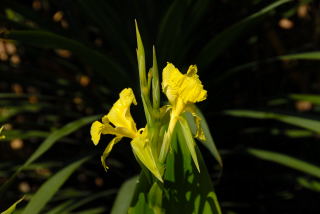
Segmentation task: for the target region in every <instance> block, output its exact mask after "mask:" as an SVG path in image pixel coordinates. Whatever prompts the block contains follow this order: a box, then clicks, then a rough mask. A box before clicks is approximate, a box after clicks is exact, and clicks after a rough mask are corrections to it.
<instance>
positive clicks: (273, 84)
mask: <svg viewBox="0 0 320 214" xmlns="http://www.w3.org/2000/svg"><path fill="white" fill-rule="evenodd" d="M319 9H320V8H319V5H318V3H316V2H312V1H308V0H303V1H299V2H295V1H292V2H290V1H285V0H284V1H283V0H280V1H262V0H251V1H250V0H248V1H217V0H214V1H210V0H198V1H191V0H190V1H182V0H175V1H161V2H160V1H158V2H153V1H138V0H137V1H116V0H114V1H103V0H74V1H71V0H69V1H51V0H46V1H45V0H35V1H22V0H20V1H17V0H2V1H1V6H0V10H1V11H0V23H1V24H0V37H1V38H2V39H4V40H1V41H0V59H1V62H0V122H1V123H2V124H7V125H6V129H5V130H4V132H3V134H5V135H6V140H5V141H1V143H0V160H1V161H0V173H1V174H0V182H1V187H0V191H1V192H0V194H1V196H0V197H1V198H0V211H3V210H4V209H6V208H8V207H9V206H10V205H11V204H13V203H14V202H15V201H17V200H18V199H20V198H21V197H22V196H23V195H26V196H25V200H24V201H23V202H21V203H20V204H19V205H18V212H19V209H20V212H21V211H22V210H23V209H21V208H24V207H26V209H24V210H23V211H22V212H21V213H23V214H25V213H32V214H35V213H38V212H35V211H36V208H37V210H39V211H41V213H48V214H49V213H51V214H52V213H59V214H60V213H90V214H93V213H108V212H109V211H110V210H111V207H112V204H113V202H114V199H115V197H116V193H117V190H118V188H119V187H120V186H121V184H122V183H123V182H124V181H126V180H127V179H129V178H131V177H132V176H135V175H137V174H138V173H139V171H140V169H139V166H138V165H137V164H136V162H135V161H134V157H133V155H132V152H131V148H130V146H129V144H126V143H120V144H118V145H116V148H115V149H114V151H113V152H112V154H111V156H110V158H109V163H110V170H109V172H108V173H105V171H104V169H103V167H102V166H101V164H100V156H99V155H100V154H101V152H102V151H103V149H104V147H105V145H99V146H98V147H94V145H93V144H92V143H91V142H90V136H89V127H90V126H89V124H90V123H91V122H92V121H94V120H95V119H97V118H98V117H99V116H100V115H97V116H92V115H96V114H102V113H106V112H107V109H109V108H110V105H111V104H112V103H113V102H114V101H115V100H116V99H117V97H118V93H119V92H120V90H121V89H122V88H124V87H132V88H133V89H134V91H135V92H137V91H138V88H139V87H138V82H139V81H138V71H137V62H136V53H135V48H136V43H135V30H134V19H135V18H136V19H137V21H138V23H139V28H140V33H141V36H142V38H143V42H144V45H145V50H148V51H146V54H147V62H149V63H151V62H152V56H151V54H152V52H151V51H149V50H152V45H153V44H154V45H155V46H156V50H157V56H158V65H159V69H160V70H161V69H162V68H163V67H164V66H165V63H166V62H167V61H170V62H172V63H174V64H175V65H176V66H177V67H179V68H184V69H186V68H187V67H188V66H189V64H197V65H198V68H199V75H200V79H201V80H202V82H203V84H204V86H205V88H206V89H207V90H208V95H209V96H208V99H207V100H206V101H205V102H203V103H202V104H201V105H200V106H199V107H200V109H201V110H202V112H203V114H204V116H205V117H206V119H207V122H208V124H209V127H210V129H211V132H212V135H213V137H214V139H215V142H216V145H217V147H218V149H219V151H220V153H221V156H222V160H223V163H224V167H223V170H220V168H219V164H218V163H217V162H216V161H215V159H214V158H212V156H211V154H210V152H209V151H208V150H206V148H205V147H203V146H202V145H200V144H199V148H200V150H201V151H202V153H203V155H204V159H205V161H206V163H207V167H208V169H209V171H210V172H211V177H212V180H213V182H214V184H215V189H216V193H217V196H218V199H219V202H220V204H221V208H222V210H223V212H224V213H229V214H232V213H259V214H260V213H261V214H263V213H317V212H318V210H320V207H319V206H320V205H319V203H318V201H319V200H320V196H319V191H320V183H319V178H320V172H319V171H320V168H319V167H318V166H320V159H319V151H320V146H319V145H320V144H319V132H320V121H319V120H320V117H319V116H318V115H319V111H320V108H319V105H320V96H318V94H319V92H320V88H319V81H320V79H319V74H318V72H319V71H318V67H319V66H320V62H318V61H317V60H318V59H320V53H318V52H315V51H317V49H318V46H319V38H320V37H319V36H320V30H319V23H320V20H319V19H320V18H319V15H318V12H319ZM148 54H149V55H148ZM150 66H151V64H150V65H147V67H150ZM136 97H137V98H138V99H139V96H138V94H136ZM138 102H139V104H140V105H141V101H140V100H138ZM137 109H140V110H139V111H138V110H137ZM239 109H241V110H239ZM132 114H133V115H135V116H134V118H135V119H136V121H137V122H138V124H139V125H138V126H139V127H141V126H142V125H143V124H145V121H143V120H142V119H140V121H139V118H144V117H143V112H142V108H132ZM139 115H140V117H139ZM140 124H142V125H140ZM110 139H111V138H109V137H108V136H107V137H105V139H104V140H105V142H108V141H109V140H110ZM10 178H11V179H10ZM128 189H129V188H127V190H128ZM30 199H31V200H30ZM33 206H34V207H36V208H34V207H33ZM18 212H17V213H18Z"/></svg>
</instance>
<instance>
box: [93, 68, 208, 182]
mask: <svg viewBox="0 0 320 214" xmlns="http://www.w3.org/2000/svg"><path fill="white" fill-rule="evenodd" d="M162 79H163V81H162V91H163V92H164V93H165V94H166V96H167V98H168V100H169V103H170V104H169V105H166V106H163V107H161V108H160V109H158V110H159V111H158V112H160V113H159V115H160V116H159V117H160V118H158V119H159V121H160V125H158V126H156V129H158V130H157V132H154V131H152V132H151V131H149V129H152V130H154V129H153V127H150V126H149V125H148V124H147V125H146V127H145V128H140V129H137V127H136V123H135V122H134V120H133V118H132V116H131V113H130V106H131V104H132V103H133V104H134V105H137V102H136V99H135V96H134V93H133V91H132V89H131V88H125V89H123V90H122V91H121V93H120V96H119V99H118V100H117V101H116V102H115V103H114V104H113V106H112V108H111V109H110V111H109V113H108V114H106V115H105V116H104V117H102V120H101V122H100V121H95V122H94V123H93V124H92V126H91V131H90V133H91V137H92V141H93V143H94V144H95V145H97V144H98V143H99V141H100V136H101V134H111V135H114V136H115V137H114V138H113V139H112V140H111V142H110V143H109V144H108V146H107V147H106V149H105V151H104V152H103V155H102V156H101V161H102V165H103V166H104V167H105V169H107V168H108V166H107V165H106V163H105V160H106V158H107V157H108V155H109V153H110V152H111V150H112V149H113V147H114V145H115V144H116V143H118V142H119V141H120V140H121V139H122V138H124V137H127V138H131V139H132V140H131V143H130V144H131V147H132V150H133V153H134V154H135V156H136V158H137V159H138V160H139V161H140V162H141V163H142V164H143V165H144V166H145V167H146V168H147V169H148V170H149V171H150V172H151V173H152V174H153V175H154V176H155V177H156V178H157V179H158V180H160V181H161V182H163V179H162V175H163V172H164V167H163V165H164V163H165V159H166V156H167V153H168V152H169V149H170V143H171V139H172V135H173V133H174V129H175V126H176V124H177V122H178V121H179V122H182V123H181V124H184V123H183V120H184V118H183V117H182V113H184V112H186V111H189V112H191V113H192V115H193V116H194V117H195V121H196V124H197V133H196V135H195V137H196V138H199V139H201V140H204V134H203V131H202V129H201V127H200V118H199V117H198V116H197V115H196V113H195V111H194V110H193V107H192V105H191V104H194V103H196V102H200V101H203V100H205V99H206V97H207V91H206V90H204V89H203V85H202V84H201V81H200V80H199V77H198V75H197V67H196V66H195V65H191V66H190V67H189V69H188V71H187V73H186V74H182V73H181V72H180V71H179V70H178V69H177V68H176V67H175V66H174V65H173V64H171V63H168V64H167V66H166V67H165V68H164V69H163V73H162ZM167 115H169V119H167V120H166V119H164V118H166V117H167ZM163 129H165V131H164V132H161V131H159V130H163ZM154 133H157V134H156V136H155V134H154ZM188 148H189V150H190V152H191V155H192V158H193V160H194V163H195V164H196V166H197V168H198V170H200V169H199V165H198V161H197V157H196V153H195V150H194V145H188Z"/></svg>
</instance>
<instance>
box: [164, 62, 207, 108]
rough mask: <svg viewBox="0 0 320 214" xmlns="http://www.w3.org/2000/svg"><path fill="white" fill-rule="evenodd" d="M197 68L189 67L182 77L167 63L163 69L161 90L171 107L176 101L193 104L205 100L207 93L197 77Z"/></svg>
mask: <svg viewBox="0 0 320 214" xmlns="http://www.w3.org/2000/svg"><path fill="white" fill-rule="evenodd" d="M197 72H198V70H197V66H195V65H191V66H190V67H189V69H188V72H187V74H185V75H183V74H182V73H181V72H180V71H179V70H178V69H177V68H176V67H174V65H173V64H171V63H168V64H167V66H166V67H165V68H164V69H163V73H162V75H163V76H162V77H163V82H162V90H163V92H164V93H165V94H166V95H167V97H168V99H169V101H170V103H171V104H172V105H173V104H174V103H176V102H177V99H180V100H182V101H183V103H185V104H186V103H195V102H200V101H203V100H205V99H206V97H207V91H206V90H204V89H203V85H202V83H201V81H200V80H199V76H198V75H197Z"/></svg>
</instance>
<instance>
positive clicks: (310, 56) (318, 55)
mask: <svg viewBox="0 0 320 214" xmlns="http://www.w3.org/2000/svg"><path fill="white" fill-rule="evenodd" d="M277 60H320V51H313V52H304V53H294V54H288V55H283V56H275V57H270V58H267V59H261V60H257V61H253V62H248V63H246V64H243V65H239V66H236V67H234V68H232V69H229V70H227V71H225V72H224V73H223V74H222V75H221V76H220V77H219V78H218V79H217V80H216V81H215V82H217V83H219V82H222V81H223V80H225V79H227V78H228V77H230V76H232V75H234V74H237V73H238V72H239V71H243V70H247V69H249V68H254V67H257V66H258V65H263V64H266V63H272V62H275V61H277Z"/></svg>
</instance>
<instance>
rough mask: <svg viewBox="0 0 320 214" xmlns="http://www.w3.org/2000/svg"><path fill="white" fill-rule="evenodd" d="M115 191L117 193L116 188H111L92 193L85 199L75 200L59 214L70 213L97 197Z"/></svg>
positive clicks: (105, 195) (108, 194)
mask: <svg viewBox="0 0 320 214" xmlns="http://www.w3.org/2000/svg"><path fill="white" fill-rule="evenodd" d="M115 193H116V190H115V189H109V190H106V191H103V192H98V193H94V194H91V195H90V196H89V197H86V198H84V199H81V200H78V201H77V202H74V203H73V204H72V205H71V206H68V207H67V208H66V209H64V210H63V212H60V213H59V214H68V213H70V211H72V210H75V209H77V208H79V207H81V206H83V205H85V204H87V203H89V202H91V201H93V200H95V199H97V198H101V197H107V196H110V195H113V194H115Z"/></svg>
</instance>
